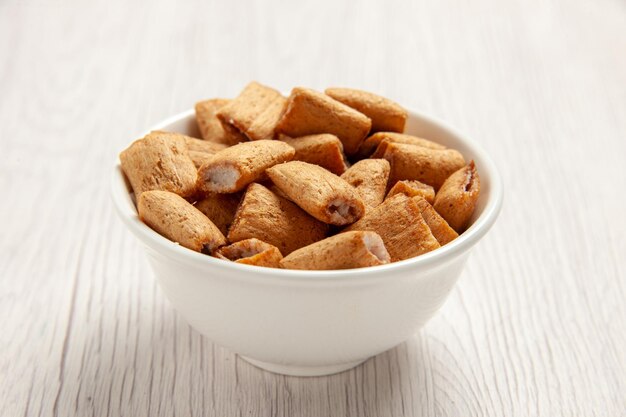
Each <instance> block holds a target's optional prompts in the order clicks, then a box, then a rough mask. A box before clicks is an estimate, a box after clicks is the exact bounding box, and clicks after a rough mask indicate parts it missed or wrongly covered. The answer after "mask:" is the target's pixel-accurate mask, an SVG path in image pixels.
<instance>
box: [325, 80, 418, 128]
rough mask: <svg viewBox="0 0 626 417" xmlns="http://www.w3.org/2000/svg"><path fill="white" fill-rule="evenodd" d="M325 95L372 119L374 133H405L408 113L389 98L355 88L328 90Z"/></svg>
mask: <svg viewBox="0 0 626 417" xmlns="http://www.w3.org/2000/svg"><path fill="white" fill-rule="evenodd" d="M325 93H326V94H327V95H329V96H331V97H332V98H334V99H335V100H337V101H340V102H342V103H343V104H345V105H346V106H350V107H352V108H353V109H355V110H357V111H359V112H361V113H363V114H364V115H366V116H367V117H369V118H370V119H372V132H400V133H402V132H404V125H405V124H406V119H407V116H408V114H407V111H406V110H405V109H403V108H402V106H400V105H399V104H398V103H396V102H394V101H391V100H389V99H388V98H385V97H381V96H379V95H377V94H373V93H369V92H367V91H362V90H355V89H353V88H327V89H326V91H325Z"/></svg>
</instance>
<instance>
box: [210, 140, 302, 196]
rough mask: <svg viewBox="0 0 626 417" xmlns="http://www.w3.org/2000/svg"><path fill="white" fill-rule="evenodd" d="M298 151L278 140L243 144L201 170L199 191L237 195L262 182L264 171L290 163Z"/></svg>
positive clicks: (217, 157) (213, 159)
mask: <svg viewBox="0 0 626 417" xmlns="http://www.w3.org/2000/svg"><path fill="white" fill-rule="evenodd" d="M295 153H296V151H295V150H294V149H293V148H292V147H291V146H289V145H288V144H286V143H285V142H282V141H279V140H257V141H253V142H242V143H239V144H237V145H234V146H231V147H230V148H226V149H224V150H222V151H220V152H218V153H216V154H215V155H213V158H212V159H211V160H210V161H209V163H207V164H205V165H203V166H202V167H200V169H199V170H198V188H199V189H200V190H201V191H203V192H205V193H211V192H213V193H234V192H237V191H239V190H242V189H244V188H245V187H246V186H247V185H248V184H250V183H251V182H253V181H256V180H258V179H260V178H261V177H262V176H263V174H264V172H265V170H266V169H267V168H269V167H271V166H273V165H276V164H280V163H281V162H285V161H290V160H291V159H292V158H293V156H294V155H295Z"/></svg>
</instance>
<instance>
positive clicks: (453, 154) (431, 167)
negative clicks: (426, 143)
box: [381, 143, 465, 191]
mask: <svg viewBox="0 0 626 417" xmlns="http://www.w3.org/2000/svg"><path fill="white" fill-rule="evenodd" d="M381 157H382V158H385V159H386V160H388V161H389V163H390V164H391V173H390V181H391V182H392V183H395V182H396V181H401V180H417V181H420V182H423V183H425V184H428V185H430V186H432V187H433V188H434V189H435V191H436V190H438V189H439V187H441V185H442V184H443V182H444V181H445V180H446V178H448V177H449V176H450V175H451V174H452V173H453V172H454V171H456V170H458V169H459V168H461V167H463V166H464V165H465V159H463V155H461V154H460V153H459V152H458V151H456V150H454V149H443V150H436V149H429V148H424V147H422V146H415V145H408V144H404V143H388V145H387V146H386V148H385V151H384V152H383V154H382V155H381Z"/></svg>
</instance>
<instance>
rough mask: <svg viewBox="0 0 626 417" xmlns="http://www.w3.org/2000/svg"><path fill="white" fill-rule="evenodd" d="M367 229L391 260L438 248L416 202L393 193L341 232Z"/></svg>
mask: <svg viewBox="0 0 626 417" xmlns="http://www.w3.org/2000/svg"><path fill="white" fill-rule="evenodd" d="M355 230H370V231H372V232H376V233H378V234H379V235H380V237H381V238H382V239H383V242H385V247H386V248H387V251H388V252H389V255H390V256H391V262H396V261H401V260H403V259H408V258H412V257H414V256H417V255H421V254H423V253H426V252H430V251H432V250H434V249H437V248H438V247H440V244H439V242H438V241H437V239H436V238H435V237H434V236H433V234H432V232H431V231H430V228H429V227H428V225H427V224H426V222H425V221H424V219H423V218H422V215H421V214H420V210H419V207H418V206H417V204H416V202H415V201H414V200H413V199H411V198H408V197H407V196H405V195H404V194H396V195H394V196H393V197H391V198H388V199H387V200H385V201H383V203H382V204H380V205H379V206H378V207H375V208H373V209H372V210H368V211H367V213H365V216H363V218H361V220H359V221H357V222H356V223H354V224H352V225H351V226H349V227H348V228H346V229H344V232H349V231H355Z"/></svg>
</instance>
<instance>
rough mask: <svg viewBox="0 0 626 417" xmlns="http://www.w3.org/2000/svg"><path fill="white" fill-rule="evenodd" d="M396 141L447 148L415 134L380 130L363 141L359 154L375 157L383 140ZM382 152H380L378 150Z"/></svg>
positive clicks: (432, 147) (363, 156) (364, 156)
mask: <svg viewBox="0 0 626 417" xmlns="http://www.w3.org/2000/svg"><path fill="white" fill-rule="evenodd" d="M383 141H386V142H388V143H389V142H395V143H406V144H409V145H415V146H422V147H424V148H430V149H446V147H445V146H443V145H440V144H439V143H437V142H433V141H430V140H428V139H423V138H420V137H417V136H413V135H407V134H404V133H395V132H378V133H374V134H373V135H372V136H370V137H368V138H367V139H365V140H364V141H363V143H362V144H361V147H360V148H359V156H360V157H361V158H368V157H374V158H377V157H378V156H372V155H373V154H374V152H375V151H376V150H377V148H378V146H379V145H380V144H381V143H382V142H383ZM377 153H378V154H380V152H377Z"/></svg>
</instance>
